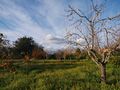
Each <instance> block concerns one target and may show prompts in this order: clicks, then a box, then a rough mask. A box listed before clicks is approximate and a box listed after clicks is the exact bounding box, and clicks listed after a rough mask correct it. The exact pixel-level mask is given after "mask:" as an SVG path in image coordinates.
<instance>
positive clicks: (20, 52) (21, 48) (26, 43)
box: [14, 36, 36, 58]
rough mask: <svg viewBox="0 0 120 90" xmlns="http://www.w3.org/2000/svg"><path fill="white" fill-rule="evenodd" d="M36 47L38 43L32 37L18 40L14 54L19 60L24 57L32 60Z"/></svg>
mask: <svg viewBox="0 0 120 90" xmlns="http://www.w3.org/2000/svg"><path fill="white" fill-rule="evenodd" d="M35 45H36V43H35V41H34V40H33V39H32V38H31V37H26V36H25V37H22V38H18V40H16V41H15V43H14V54H15V55H16V56H17V57H19V58H23V57H24V56H28V57H29V58H30V57H31V55H32V51H33V49H34V46H35Z"/></svg>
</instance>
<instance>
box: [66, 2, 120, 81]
mask: <svg viewBox="0 0 120 90" xmlns="http://www.w3.org/2000/svg"><path fill="white" fill-rule="evenodd" d="M104 6H105V4H103V3H101V4H100V3H99V4H98V3H97V4H95V3H94V2H93V0H91V3H90V10H89V11H88V12H86V13H84V12H83V11H82V10H80V9H75V8H73V7H72V6H71V5H69V10H68V11H67V14H68V15H67V17H68V19H70V21H72V22H73V25H74V26H75V29H74V30H71V31H69V32H68V33H67V35H66V39H67V40H68V43H70V44H73V45H78V46H80V48H81V49H83V50H86V51H87V53H88V55H89V57H90V58H91V60H92V61H93V62H95V63H96V64H97V65H98V67H99V68H100V70H101V81H102V82H104V83H106V64H107V63H108V61H109V58H110V56H111V53H112V52H114V51H115V50H116V49H117V47H118V46H119V45H120V25H119V23H120V14H118V15H115V16H107V17H103V14H104V13H105V12H103V11H104Z"/></svg>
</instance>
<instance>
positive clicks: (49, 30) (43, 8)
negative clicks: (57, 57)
mask: <svg viewBox="0 0 120 90" xmlns="http://www.w3.org/2000/svg"><path fill="white" fill-rule="evenodd" d="M101 1H104V0H95V2H96V3H100V2H101ZM89 2H90V0H0V32H2V33H3V34H5V35H6V36H7V38H8V39H9V40H11V41H15V40H16V39H17V38H19V37H22V36H25V35H26V36H31V37H33V38H34V40H35V41H36V42H38V43H39V44H43V45H44V46H45V48H52V47H54V48H63V47H64V44H61V43H64V41H63V39H61V38H63V37H64V35H65V33H66V28H68V27H69V24H68V20H67V18H66V17H65V15H66V12H65V10H66V9H68V4H71V5H72V6H73V7H75V8H81V9H82V10H83V11H84V12H87V10H88V8H89ZM106 6H107V7H106V10H105V11H106V13H105V14H104V16H108V15H110V16H112V15H114V14H117V13H119V12H120V0H107V4H106ZM53 38H55V39H56V40H58V41H57V42H51V41H50V39H53Z"/></svg>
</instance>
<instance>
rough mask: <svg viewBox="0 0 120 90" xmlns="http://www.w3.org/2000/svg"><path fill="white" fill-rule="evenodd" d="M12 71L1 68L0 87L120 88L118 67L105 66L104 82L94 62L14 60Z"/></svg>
mask: <svg viewBox="0 0 120 90" xmlns="http://www.w3.org/2000/svg"><path fill="white" fill-rule="evenodd" d="M13 66H14V67H15V68H16V72H15V73H11V72H8V71H7V70H6V69H3V68H0V90H120V67H119V66H116V65H113V64H108V65H107V84H101V83H100V74H99V73H100V72H99V69H98V68H97V67H96V65H95V64H94V63H92V62H90V61H89V60H85V61H54V60H52V61H49V60H47V61H40V60H36V61H31V62H30V63H28V64H27V63H24V62H21V61H15V62H14V65H13Z"/></svg>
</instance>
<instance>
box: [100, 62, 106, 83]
mask: <svg viewBox="0 0 120 90" xmlns="http://www.w3.org/2000/svg"><path fill="white" fill-rule="evenodd" d="M100 69H101V82H102V83H106V64H104V63H102V64H101V65H100Z"/></svg>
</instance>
